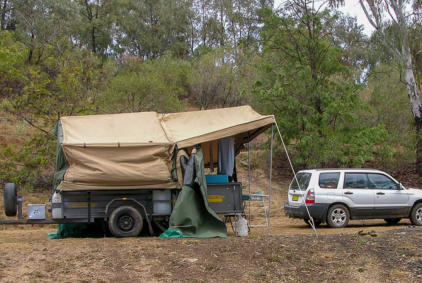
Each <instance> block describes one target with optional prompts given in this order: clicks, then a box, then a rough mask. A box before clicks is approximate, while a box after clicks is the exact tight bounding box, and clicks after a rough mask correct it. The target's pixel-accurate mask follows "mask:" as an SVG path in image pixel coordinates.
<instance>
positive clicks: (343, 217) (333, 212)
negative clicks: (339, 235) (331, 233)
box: [327, 204, 350, 228]
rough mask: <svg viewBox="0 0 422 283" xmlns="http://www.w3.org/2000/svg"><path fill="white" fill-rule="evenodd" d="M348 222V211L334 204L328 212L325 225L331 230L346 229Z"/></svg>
mask: <svg viewBox="0 0 422 283" xmlns="http://www.w3.org/2000/svg"><path fill="white" fill-rule="evenodd" d="M349 220H350V213H349V210H348V209H347V207H345V206H344V205H342V204H335V205H333V206H332V207H330V209H329V210H328V214H327V224H328V226H330V227H332V228H343V227H346V226H347V224H348V223H349Z"/></svg>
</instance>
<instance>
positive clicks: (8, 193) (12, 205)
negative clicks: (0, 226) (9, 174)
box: [3, 183, 17, 216]
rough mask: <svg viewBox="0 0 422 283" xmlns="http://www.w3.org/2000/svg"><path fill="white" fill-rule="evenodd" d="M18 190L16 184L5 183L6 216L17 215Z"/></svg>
mask: <svg viewBox="0 0 422 283" xmlns="http://www.w3.org/2000/svg"><path fill="white" fill-rule="evenodd" d="M16 196H17V192H16V185H15V184H13V183H6V184H5V185H4V195H3V198H4V212H5V213H6V216H16V213H17V197H16Z"/></svg>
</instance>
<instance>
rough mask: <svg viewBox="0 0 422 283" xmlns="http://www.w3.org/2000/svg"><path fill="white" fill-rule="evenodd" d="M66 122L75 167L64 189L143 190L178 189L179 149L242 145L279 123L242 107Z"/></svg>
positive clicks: (65, 147)
mask: <svg viewBox="0 0 422 283" xmlns="http://www.w3.org/2000/svg"><path fill="white" fill-rule="evenodd" d="M60 122H61V126H62V129H63V143H62V149H63V153H64V155H65V157H66V160H67V162H68V163H69V168H68V169H67V170H66V173H65V175H64V179H63V181H62V183H61V184H60V185H59V187H58V189H62V190H81V189H82V188H84V187H86V188H87V189H117V188H123V187H124V188H132V189H140V188H154V187H155V188H177V187H178V184H177V182H175V181H174V180H172V178H171V169H172V160H171V157H172V154H173V150H174V147H175V145H177V146H178V147H179V148H185V147H191V146H193V145H195V144H204V143H206V142H211V141H214V140H218V139H220V138H223V137H234V138H235V142H236V145H237V146H238V145H241V144H243V143H245V142H247V141H249V140H251V139H253V138H254V137H255V136H256V135H257V134H259V133H260V132H262V131H264V130H265V129H266V128H268V127H269V126H270V125H271V124H273V123H274V117H273V116H263V115H260V114H258V113H257V112H255V111H254V110H253V109H252V108H251V107H250V106H241V107H232V108H222V109H212V110H204V111H191V112H182V113H172V114H158V113H156V112H142V113H124V114H110V115H88V116H70V117H62V118H61V119H60ZM214 154H215V153H214ZM205 155H206V154H205ZM208 156H209V154H208Z"/></svg>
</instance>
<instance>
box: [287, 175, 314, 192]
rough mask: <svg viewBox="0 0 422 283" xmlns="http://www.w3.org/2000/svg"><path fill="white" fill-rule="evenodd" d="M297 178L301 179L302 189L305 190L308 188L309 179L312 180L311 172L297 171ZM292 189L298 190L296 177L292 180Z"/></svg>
mask: <svg viewBox="0 0 422 283" xmlns="http://www.w3.org/2000/svg"><path fill="white" fill-rule="evenodd" d="M296 177H297V180H298V181H299V185H300V190H302V191H304V190H306V189H307V188H308V185H309V181H310V180H311V173H297V174H296ZM290 189H291V190H298V189H299V188H298V187H297V182H296V180H295V178H293V180H292V182H291V183H290Z"/></svg>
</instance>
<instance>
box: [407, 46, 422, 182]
mask: <svg viewBox="0 0 422 283" xmlns="http://www.w3.org/2000/svg"><path fill="white" fill-rule="evenodd" d="M405 60H406V62H405V64H403V65H404V66H403V67H404V80H405V82H406V88H407V94H408V96H409V99H410V107H411V111H412V114H413V117H414V119H415V127H416V172H417V173H418V175H419V176H422V105H421V100H420V93H419V89H418V86H417V84H416V80H415V75H414V73H413V69H412V55H411V53H410V50H408V52H406V55H405Z"/></svg>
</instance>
